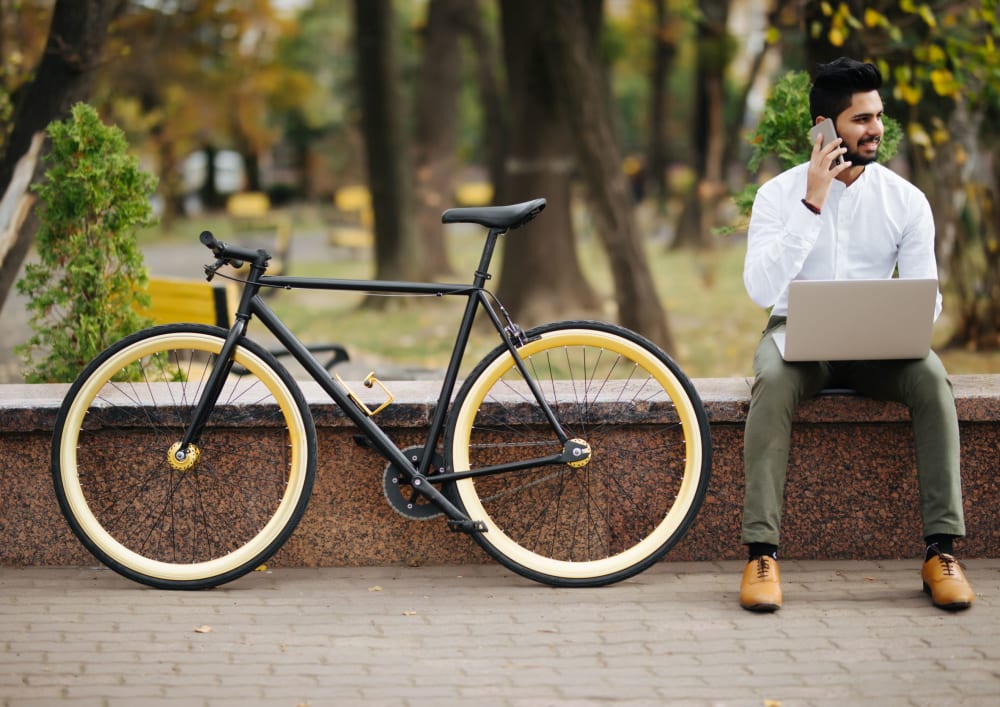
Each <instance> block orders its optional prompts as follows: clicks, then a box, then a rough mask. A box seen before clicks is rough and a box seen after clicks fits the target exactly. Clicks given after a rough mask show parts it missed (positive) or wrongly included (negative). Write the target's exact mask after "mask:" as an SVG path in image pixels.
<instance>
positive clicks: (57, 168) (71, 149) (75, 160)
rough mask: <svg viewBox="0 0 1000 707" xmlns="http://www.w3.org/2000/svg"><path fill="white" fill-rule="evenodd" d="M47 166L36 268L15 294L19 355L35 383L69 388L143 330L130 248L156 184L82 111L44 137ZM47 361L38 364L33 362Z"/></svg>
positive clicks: (136, 262) (140, 281) (147, 219)
mask: <svg viewBox="0 0 1000 707" xmlns="http://www.w3.org/2000/svg"><path fill="white" fill-rule="evenodd" d="M48 135H49V138H50V139H51V142H52V150H51V153H50V154H49V155H48V157H47V158H46V163H47V166H48V167H49V168H48V170H47V171H46V173H45V181H44V182H43V183H42V184H40V185H39V186H38V187H37V188H36V191H37V192H38V196H39V200H40V204H41V206H42V213H41V218H40V221H41V225H40V227H39V230H38V233H37V236H36V242H37V248H38V256H39V260H40V262H39V263H37V264H31V265H28V266H27V268H26V273H25V276H24V278H22V279H21V280H20V281H19V282H18V283H17V289H18V292H20V293H21V294H23V295H26V296H27V297H28V298H29V300H30V301H29V304H28V311H29V313H30V315H31V317H30V323H31V327H32V329H33V331H34V334H33V336H32V337H31V338H30V339H29V340H28V341H27V343H25V344H24V345H23V346H19V347H18V349H17V350H18V353H19V355H20V356H21V357H22V359H23V361H24V363H25V365H26V366H28V371H27V373H26V379H27V380H28V382H31V383H41V382H66V381H71V380H73V379H74V378H75V377H76V375H77V374H78V373H79V372H80V370H81V369H82V368H83V366H85V365H86V363H87V362H88V361H90V360H91V359H92V358H93V357H94V356H96V355H97V354H98V353H99V352H100V351H102V350H103V349H105V348H107V346H108V345H110V344H111V343H113V342H114V341H117V340H118V339H120V338H122V337H123V336H125V335H127V334H129V333H131V332H133V331H136V330H138V329H140V328H142V327H144V326H148V324H149V320H146V319H144V318H142V317H140V316H139V315H138V314H137V313H136V311H135V309H134V307H133V305H134V304H138V305H141V306H148V305H149V297H148V296H147V295H146V294H145V293H144V291H143V290H144V288H145V284H146V274H145V269H144V266H143V258H142V252H141V251H140V250H139V247H138V243H137V240H136V232H137V230H138V229H139V228H143V227H147V226H150V225H152V224H153V222H154V217H153V212H152V207H151V206H150V203H149V196H150V195H151V194H152V192H153V190H154V189H155V188H156V182H155V180H154V179H153V177H151V176H150V175H149V174H147V173H145V172H143V171H142V170H141V169H140V168H139V165H138V161H137V160H136V159H135V158H134V157H132V156H130V155H129V154H128V146H127V144H126V141H125V136H124V134H123V133H122V131H121V130H120V129H118V128H116V127H114V126H106V125H104V124H103V123H102V122H101V120H100V118H99V117H98V115H97V111H96V110H94V108H92V107H91V106H88V105H86V104H83V103H79V104H77V105H76V106H74V107H73V110H72V115H71V116H70V117H69V118H68V119H67V120H66V121H65V122H57V123H52V124H51V125H50V126H49V129H48ZM38 353H44V357H43V358H41V360H34V359H35V358H36V357H35V354H38Z"/></svg>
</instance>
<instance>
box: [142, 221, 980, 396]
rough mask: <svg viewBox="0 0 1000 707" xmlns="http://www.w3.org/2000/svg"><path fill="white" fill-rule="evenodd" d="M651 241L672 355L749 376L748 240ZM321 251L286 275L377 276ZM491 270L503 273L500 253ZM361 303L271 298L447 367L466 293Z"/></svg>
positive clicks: (159, 235) (470, 236) (338, 297)
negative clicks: (703, 245) (708, 244)
mask: <svg viewBox="0 0 1000 707" xmlns="http://www.w3.org/2000/svg"><path fill="white" fill-rule="evenodd" d="M289 218H290V219H291V223H292V228H293V234H294V233H295V232H296V231H297V230H298V231H306V230H312V231H316V230H317V229H320V230H323V229H326V228H328V226H327V225H326V224H325V223H324V222H323V220H322V218H320V215H319V214H318V212H317V211H316V210H315V209H308V208H306V209H298V208H297V209H295V210H293V212H292V213H291V214H290V215H289ZM203 228H209V230H213V229H214V231H215V232H216V233H217V234H226V233H227V231H228V230H229V228H230V227H229V226H228V224H227V223H226V222H225V219H224V218H220V217H209V218H207V219H206V218H199V219H197V220H196V221H195V222H193V223H192V222H179V223H177V224H175V226H174V228H172V229H171V231H170V232H169V233H168V232H164V231H163V230H162V229H161V230H160V231H159V232H154V233H150V234H146V235H145V236H144V239H146V240H147V242H148V241H149V240H157V241H163V240H167V241H172V239H174V238H178V239H180V238H186V239H190V238H191V234H192V233H197V232H200V231H201V230H202V229H203ZM476 233H477V232H476V231H473V232H471V233H469V232H463V231H461V230H459V231H451V232H449V252H450V256H451V258H452V261H453V264H454V266H455V267H456V270H457V271H458V272H459V273H471V272H472V270H473V269H474V268H475V266H476V263H477V261H478V256H479V251H480V246H481V243H482V240H481V239H480V238H479V237H478V236H477V235H476ZM173 234H183V235H182V236H181V235H176V236H175V235H173ZM581 241H582V243H581V262H582V263H584V267H585V268H587V277H588V278H589V279H590V280H591V282H592V283H593V285H594V286H595V288H596V289H597V290H598V291H599V292H600V293H601V294H602V296H603V297H604V298H606V300H607V301H608V302H612V301H613V283H612V282H611V278H610V275H609V272H608V268H607V264H606V258H605V255H604V253H603V250H602V249H601V247H600V246H599V244H597V242H596V239H594V238H592V237H588V236H586V235H584V236H582V237H581ZM647 247H648V253H649V259H648V262H649V264H650V267H651V268H652V270H653V273H654V279H655V281H656V283H657V288H658V294H659V296H660V297H661V299H662V301H663V303H664V306H665V308H666V310H667V312H668V318H669V325H670V328H671V331H672V334H673V338H674V341H675V343H676V351H674V352H673V354H674V357H675V359H676V360H677V361H678V363H679V364H680V365H681V367H682V368H683V369H684V370H685V372H687V373H688V375H689V376H691V377H693V378H708V377H729V376H748V375H751V361H752V358H753V352H754V348H755V347H756V344H757V341H758V338H759V336H760V331H761V329H762V328H763V326H764V323H765V321H766V319H767V314H766V312H764V311H763V310H761V309H760V308H759V307H757V306H756V305H755V304H754V303H753V302H751V301H750V299H749V297H747V295H746V292H745V290H744V289H743V278H742V268H743V255H744V242H743V240H742V239H741V238H738V237H733V238H731V239H729V240H728V241H726V242H725V243H723V244H721V245H720V246H719V247H718V248H717V249H715V250H713V251H709V252H693V251H686V250H685V251H675V250H668V249H666V248H665V247H664V246H663V245H662V244H659V243H655V242H651V243H649V244H648V246H647ZM500 252H501V253H502V249H501V251H500ZM322 256H323V257H315V258H309V257H305V258H303V257H301V255H300V257H299V258H298V259H297V258H296V249H295V240H294V235H293V240H292V250H291V262H290V263H289V273H290V274H293V275H302V276H316V277H345V278H357V279H364V278H368V277H371V275H372V272H373V265H372V262H371V258H370V256H369V255H367V254H366V255H362V256H353V257H352V256H347V255H345V254H343V253H334V252H332V249H331V252H330V253H324V254H322ZM492 271H493V272H494V273H499V272H500V267H499V257H498V258H497V259H496V260H495V262H494V265H493V267H492ZM453 281H457V282H463V281H468V276H464V275H463V276H455V278H454V279H453ZM494 289H495V286H494ZM361 302H362V296H360V295H356V294H350V293H329V292H308V291H296V292H290V293H278V294H277V295H275V296H274V297H273V298H271V304H272V306H273V307H274V308H275V310H276V311H277V312H278V313H279V315H280V316H281V317H282V319H283V320H284V321H285V323H286V324H287V325H288V326H289V327H290V328H291V329H292V330H293V331H295V332H296V334H297V335H299V336H300V337H301V338H302V339H303V340H304V341H306V342H311V343H325V342H336V343H341V344H344V345H345V346H346V347H347V348H348V350H349V351H350V353H351V356H352V358H353V359H355V360H363V361H365V362H366V363H367V362H369V361H370V362H372V365H375V364H378V365H379V366H383V367H384V366H389V367H405V368H415V369H423V370H431V371H434V370H443V369H444V368H445V366H446V365H447V360H448V356H449V354H450V352H451V349H452V345H453V343H454V338H455V334H456V332H457V325H458V321H459V318H460V316H461V311H462V308H463V306H464V300H463V299H462V298H457V297H446V298H442V297H429V298H428V297H424V298H417V299H413V298H407V300H406V301H405V302H402V301H399V300H397V299H395V298H393V299H392V300H391V301H387V302H386V305H385V306H384V307H381V308H372V307H360V306H359V305H360V304H361ZM945 304H946V308H945V313H944V314H943V315H942V318H941V320H940V321H939V322H938V324H937V325H936V328H935V341H936V342H938V343H940V342H941V341H944V340H945V339H946V338H947V334H948V331H949V324H948V321H949V317H948V309H947V304H948V296H947V292H946V293H945ZM496 343H497V339H496V334H495V333H494V332H493V331H492V329H488V328H487V327H481V328H479V329H477V331H476V332H475V335H474V338H473V341H472V344H471V348H470V352H469V356H468V358H470V359H471V360H472V362H474V361H475V360H478V358H479V357H480V356H481V355H482V354H484V353H485V352H486V351H488V350H489V349H490V348H492V347H493V346H494V345H495V344H496ZM938 353H939V354H940V355H941V358H942V359H943V360H944V362H945V365H946V366H947V368H948V370H949V371H950V372H951V373H953V374H959V373H1000V353H997V352H974V351H964V350H960V349H948V350H940V349H939V350H938ZM466 368H467V367H466Z"/></svg>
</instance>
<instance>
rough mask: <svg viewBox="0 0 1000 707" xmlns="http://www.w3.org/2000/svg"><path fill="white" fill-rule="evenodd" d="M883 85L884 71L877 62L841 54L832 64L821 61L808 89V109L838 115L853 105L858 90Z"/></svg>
mask: <svg viewBox="0 0 1000 707" xmlns="http://www.w3.org/2000/svg"><path fill="white" fill-rule="evenodd" d="M881 87H882V72H881V71H879V70H878V67H877V66H875V65H874V64H866V63H864V62H860V61H857V60H855V59H849V58H847V57H843V56H842V57H840V58H839V59H834V60H833V61H831V62H830V63H829V64H818V65H817V66H816V73H815V75H814V76H813V84H812V88H811V89H810V91H809V112H810V114H811V115H812V119H813V121H814V122H815V120H816V117H817V116H820V115H822V116H823V117H824V118H834V119H835V118H836V117H837V116H838V115H840V114H841V113H843V112H844V111H845V110H847V108H848V107H849V106H850V105H851V98H852V97H853V96H854V94H855V93H867V92H869V91H877V90H879V89H880V88H881Z"/></svg>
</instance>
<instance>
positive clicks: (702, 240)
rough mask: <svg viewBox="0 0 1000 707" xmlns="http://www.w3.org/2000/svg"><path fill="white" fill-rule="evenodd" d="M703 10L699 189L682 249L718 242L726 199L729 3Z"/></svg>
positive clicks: (696, 141) (696, 124)
mask: <svg viewBox="0 0 1000 707" xmlns="http://www.w3.org/2000/svg"><path fill="white" fill-rule="evenodd" d="M699 6H700V7H701V15H702V17H701V20H700V21H699V22H698V59H697V61H698V66H697V71H696V73H695V86H696V94H695V95H696V97H695V116H694V120H693V121H692V127H693V131H694V134H693V136H692V137H693V142H692V144H693V147H694V154H693V155H692V157H693V161H694V165H695V188H694V189H692V190H691V193H690V194H688V197H687V199H686V201H685V204H684V211H683V213H682V214H681V219H680V223H679V225H678V228H677V240H676V242H675V243H676V245H678V246H691V247H695V248H708V247H711V246H712V245H713V240H714V239H713V238H712V229H713V228H714V227H715V226H716V222H715V210H716V208H717V206H718V204H719V202H720V201H721V200H722V198H723V197H724V196H725V195H726V189H725V185H724V183H723V160H724V159H725V140H726V127H725V109H726V105H725V104H726V94H725V82H726V79H725V72H726V66H727V65H728V63H729V49H728V44H729V40H728V32H727V30H726V23H727V21H728V17H729V0H725V1H724V2H719V0H701V2H700V3H699Z"/></svg>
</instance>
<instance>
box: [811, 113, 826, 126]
mask: <svg viewBox="0 0 1000 707" xmlns="http://www.w3.org/2000/svg"><path fill="white" fill-rule="evenodd" d="M824 120H826V118H825V117H823V116H822V115H817V116H816V120H815V121H813V125H819V124H820V123H822V122H823V121H824Z"/></svg>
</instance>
